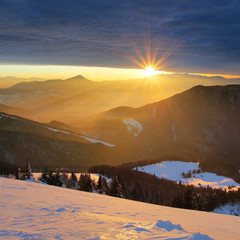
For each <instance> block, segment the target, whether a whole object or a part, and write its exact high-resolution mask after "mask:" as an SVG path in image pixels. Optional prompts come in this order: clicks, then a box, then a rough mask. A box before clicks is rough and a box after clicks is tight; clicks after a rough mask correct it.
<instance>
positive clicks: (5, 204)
mask: <svg viewBox="0 0 240 240" xmlns="http://www.w3.org/2000/svg"><path fill="white" fill-rule="evenodd" d="M0 212H1V214H0V239H175V240H177V239H179V240H180V239H181V240H182V239H195V240H208V239H224V240H226V239H232V240H233V239H239V236H240V218H239V217H235V216H227V215H220V214H214V213H207V212H198V211H191V210H183V209H176V208H170V207H163V206H158V205H153V204H146V203H141V202H135V201H130V200H125V199H120V198H113V197H109V196H102V195H100V194H94V193H86V192H80V191H76V190H69V189H64V188H59V187H54V186H49V185H45V184H40V183H33V182H27V181H20V180H13V179H7V178H0Z"/></svg>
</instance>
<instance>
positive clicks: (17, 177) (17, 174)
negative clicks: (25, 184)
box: [16, 168, 22, 179]
mask: <svg viewBox="0 0 240 240" xmlns="http://www.w3.org/2000/svg"><path fill="white" fill-rule="evenodd" d="M16 179H22V172H21V168H17V172H16Z"/></svg>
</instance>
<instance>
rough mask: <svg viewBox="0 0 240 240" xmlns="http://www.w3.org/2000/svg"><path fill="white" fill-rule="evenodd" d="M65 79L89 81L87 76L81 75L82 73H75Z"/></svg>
mask: <svg viewBox="0 0 240 240" xmlns="http://www.w3.org/2000/svg"><path fill="white" fill-rule="evenodd" d="M66 80H67V81H90V80H88V79H87V78H85V77H83V76H82V75H77V76H74V77H71V78H68V79H66Z"/></svg>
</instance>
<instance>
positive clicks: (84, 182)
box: [78, 173, 93, 192]
mask: <svg viewBox="0 0 240 240" xmlns="http://www.w3.org/2000/svg"><path fill="white" fill-rule="evenodd" d="M78 186H79V188H78V189H79V190H81V191H86V192H92V190H93V183H92V180H91V177H90V174H88V173H85V174H84V173H82V174H81V176H80V179H79V183H78Z"/></svg>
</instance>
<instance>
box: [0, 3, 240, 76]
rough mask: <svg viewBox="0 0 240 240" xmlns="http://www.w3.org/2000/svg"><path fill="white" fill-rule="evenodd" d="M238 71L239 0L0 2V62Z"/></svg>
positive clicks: (233, 72) (223, 72)
mask: <svg viewBox="0 0 240 240" xmlns="http://www.w3.org/2000/svg"><path fill="white" fill-rule="evenodd" d="M146 46H148V47H149V46H151V52H152V54H153V53H154V52H155V53H157V57H156V59H158V58H161V57H162V58H163V60H164V61H163V62H162V64H161V68H162V69H160V70H165V71H183V72H186V71H187V72H199V73H200V72H206V73H207V72H209V73H222V74H239V73H240V71H239V69H240V1H239V0H194V1H193V0H121V1H116V0H65V1H63V0H0V64H50V65H51V64H52V65H77V66H78V65H82V66H105V67H121V68H139V66H137V65H136V64H135V63H133V62H132V61H130V60H129V56H130V57H133V58H136V57H137V52H142V54H143V55H144V57H145V56H146V53H145V50H144V49H145V48H146Z"/></svg>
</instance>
